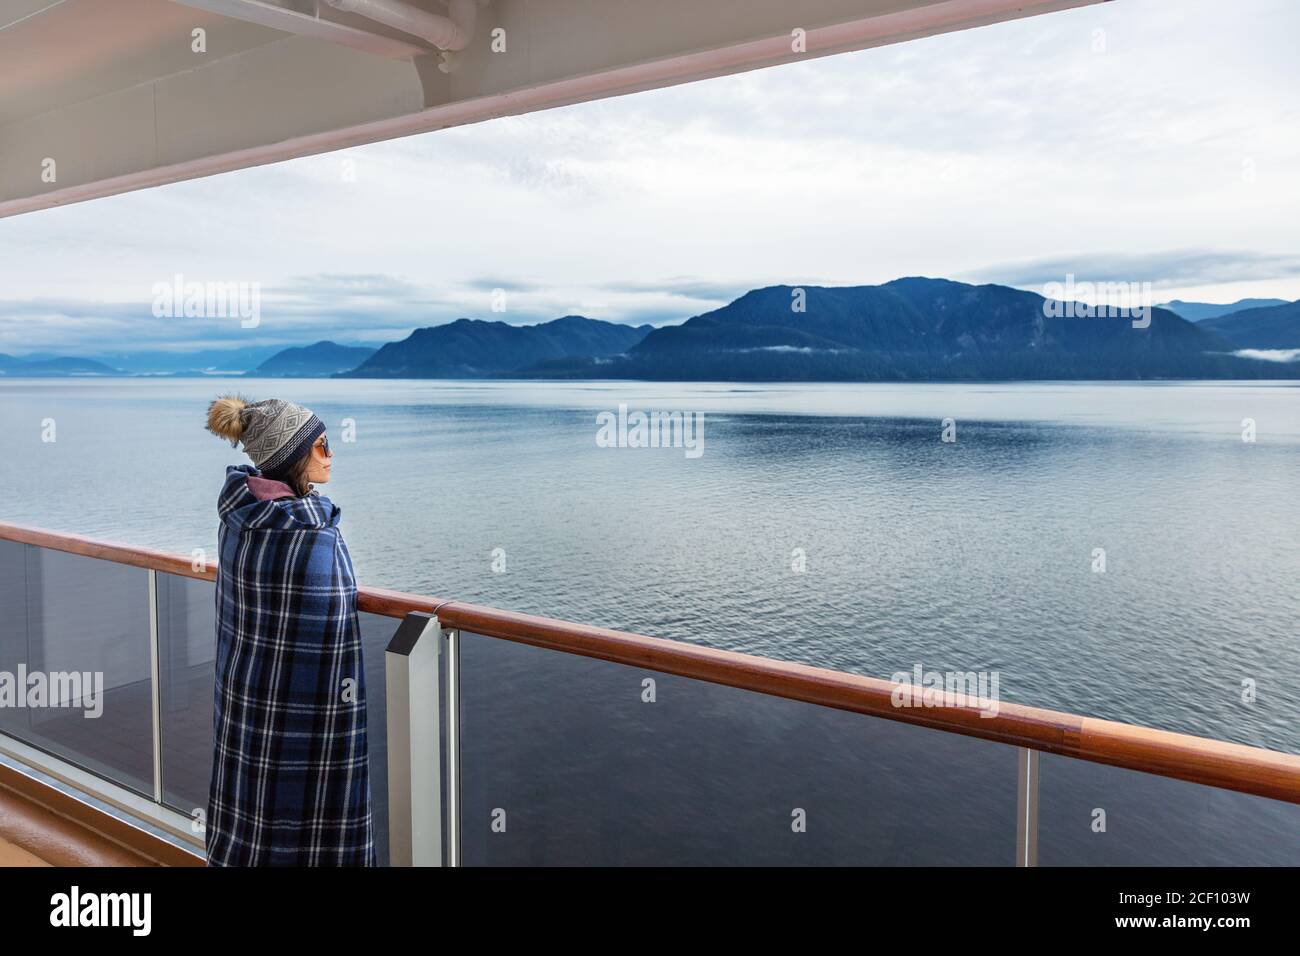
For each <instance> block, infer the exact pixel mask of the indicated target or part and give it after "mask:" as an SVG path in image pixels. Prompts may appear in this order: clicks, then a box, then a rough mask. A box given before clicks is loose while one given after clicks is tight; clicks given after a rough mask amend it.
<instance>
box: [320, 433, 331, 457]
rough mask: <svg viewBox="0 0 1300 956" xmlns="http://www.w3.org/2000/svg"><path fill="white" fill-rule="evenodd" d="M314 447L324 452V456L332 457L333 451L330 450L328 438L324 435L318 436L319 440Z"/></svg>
mask: <svg viewBox="0 0 1300 956" xmlns="http://www.w3.org/2000/svg"><path fill="white" fill-rule="evenodd" d="M316 447H317V448H319V449H320V450H321V451H323V452H324V453H325V457H326V458H331V457H333V454H334V453H333V452H331V451H330V440H329V439H328V438H327V437H325V436H324V435H321V436H320V442H319V444H317V446H316Z"/></svg>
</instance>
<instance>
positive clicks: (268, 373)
mask: <svg viewBox="0 0 1300 956" xmlns="http://www.w3.org/2000/svg"><path fill="white" fill-rule="evenodd" d="M376 351H378V350H377V349H370V348H362V347H358V346H348V345H338V344H336V343H334V342H328V341H326V342H317V343H316V344H315V345H304V346H301V347H299V348H291V349H285V350H284V351H283V352H276V353H275V354H274V355H272V356H271V357H270V358H269V359H267V360H266V361H265V362H263V363H262V364H261V365H259V366H258V367H257V368H255V369H253V370H252V371H251V372H245V373H244V374H245V375H248V376H252V377H255V378H328V377H329V376H331V375H334V374H336V373H338V372H346V371H348V370H349V369H354V368H356V367H357V366H358V365H360V364H362V363H363V362H365V361H366V360H367V359H368V358H370V357H371V356H372V355H374V354H375V352H376Z"/></svg>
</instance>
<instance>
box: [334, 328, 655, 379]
mask: <svg viewBox="0 0 1300 956" xmlns="http://www.w3.org/2000/svg"><path fill="white" fill-rule="evenodd" d="M650 331H651V326H648V325H643V326H640V327H633V326H630V325H619V324H617V323H615V322H602V321H600V320H598V319H588V318H585V317H583V316H580V315H566V316H564V317H563V318H559V319H552V320H551V321H550V322H542V323H540V324H538V325H507V324H506V323H505V322H485V321H483V320H482V319H457V320H456V321H455V322H450V323H448V324H447V325H435V326H430V327H429V328H423V329H416V330H415V331H414V332H412V333H411V334H410V335H409V336H407V337H406V338H405V339H403V340H402V341H400V342H390V343H389V344H387V345H385V346H384V347H383V348H381V349H380V350H379V351H378V352H376V353H375V354H374V355H373V356H371V357H370V358H369V359H367V360H366V361H364V362H362V363H361V364H360V365H359V366H357V367H356V368H355V369H353V370H352V371H350V372H343V373H341V374H340V375H339V376H338V377H340V378H485V377H496V376H502V375H510V374H515V373H520V372H523V371H526V370H528V369H530V368H533V367H535V366H537V365H539V364H542V363H546V362H552V361H560V360H566V359H567V360H572V359H575V358H590V359H593V360H598V359H601V358H603V357H605V356H610V355H619V354H621V353H623V352H625V351H627V350H628V349H629V348H631V347H632V346H634V345H636V344H637V343H638V342H640V341H641V340H642V339H643V338H645V336H646V335H647V334H648V333H649V332H650Z"/></svg>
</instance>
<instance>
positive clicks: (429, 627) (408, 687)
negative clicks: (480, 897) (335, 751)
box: [384, 611, 442, 866]
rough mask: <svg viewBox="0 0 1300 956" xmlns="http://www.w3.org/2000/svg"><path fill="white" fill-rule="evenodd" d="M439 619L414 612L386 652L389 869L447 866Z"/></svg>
mask: <svg viewBox="0 0 1300 956" xmlns="http://www.w3.org/2000/svg"><path fill="white" fill-rule="evenodd" d="M441 644H442V629H441V628H440V627H439V626H438V621H437V618H435V617H433V616H432V615H430V614H426V613H423V612H418V611H412V612H411V613H409V614H407V615H406V617H405V618H404V619H403V621H402V623H401V625H399V626H398V628H397V631H396V633H394V634H393V637H392V639H391V640H390V641H389V642H388V648H387V649H386V651H385V653H384V678H385V685H386V688H387V692H388V707H387V720H388V858H389V865H390V866H441V865H442V806H441V804H442V788H441V775H442V766H441V761H440V759H439V753H438V751H439V738H440V733H439V726H438V725H439V723H440V715H439V710H440V708H439V705H438V699H439V687H438V655H439V653H440V650H441V647H440V645H441Z"/></svg>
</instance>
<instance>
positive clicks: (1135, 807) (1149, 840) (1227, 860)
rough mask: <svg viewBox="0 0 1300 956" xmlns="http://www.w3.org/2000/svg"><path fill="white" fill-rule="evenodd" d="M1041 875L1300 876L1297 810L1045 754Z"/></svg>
mask: <svg viewBox="0 0 1300 956" xmlns="http://www.w3.org/2000/svg"><path fill="white" fill-rule="evenodd" d="M1038 864H1039V866H1297V865H1300V805H1297V804H1294V803H1286V802H1283V801H1280V800H1271V799H1268V798H1267V797H1257V796H1253V795H1251V794H1245V793H1238V792H1236V791H1232V790H1221V789H1219V788H1218V787H1206V786H1202V785H1201V784H1195V783H1189V782H1187V781H1185V780H1175V779H1172V778H1170V777H1161V776H1157V775H1155V774H1148V773H1141V772H1139V771H1135V770H1125V769H1123V768H1120V767H1111V766H1107V765H1105V764H1096V763H1092V762H1090V761H1086V760H1076V759H1073V758H1070V757H1060V756H1056V755H1054V754H1043V755H1042V763H1041V765H1040V779H1039V790H1038Z"/></svg>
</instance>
